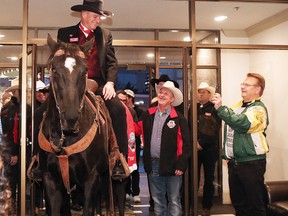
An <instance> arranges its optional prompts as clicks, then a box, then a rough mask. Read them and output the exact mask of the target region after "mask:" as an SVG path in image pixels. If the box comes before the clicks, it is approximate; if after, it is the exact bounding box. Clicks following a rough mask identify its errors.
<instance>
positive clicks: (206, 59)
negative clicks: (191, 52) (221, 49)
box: [197, 49, 217, 66]
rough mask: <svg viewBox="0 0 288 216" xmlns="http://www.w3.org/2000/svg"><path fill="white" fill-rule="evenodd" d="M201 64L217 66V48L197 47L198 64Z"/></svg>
mask: <svg viewBox="0 0 288 216" xmlns="http://www.w3.org/2000/svg"><path fill="white" fill-rule="evenodd" d="M199 65H214V66H217V50H216V49H197V66H199Z"/></svg>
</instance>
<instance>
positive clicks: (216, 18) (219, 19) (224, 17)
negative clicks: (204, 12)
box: [214, 16, 228, 22]
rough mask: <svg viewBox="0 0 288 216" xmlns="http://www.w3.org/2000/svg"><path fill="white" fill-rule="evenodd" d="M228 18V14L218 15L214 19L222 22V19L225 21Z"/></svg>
mask: <svg viewBox="0 0 288 216" xmlns="http://www.w3.org/2000/svg"><path fill="white" fill-rule="evenodd" d="M227 18H228V17H227V16H218V17H215V18H214V20H215V21H216V22H222V21H224V20H225V19H227Z"/></svg>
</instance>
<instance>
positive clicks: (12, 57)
mask: <svg viewBox="0 0 288 216" xmlns="http://www.w3.org/2000/svg"><path fill="white" fill-rule="evenodd" d="M7 58H10V59H11V60H12V61H17V60H18V57H16V56H11V57H7Z"/></svg>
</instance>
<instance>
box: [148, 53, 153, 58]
mask: <svg viewBox="0 0 288 216" xmlns="http://www.w3.org/2000/svg"><path fill="white" fill-rule="evenodd" d="M146 56H147V57H148V58H153V57H154V53H148V54H147V55H146Z"/></svg>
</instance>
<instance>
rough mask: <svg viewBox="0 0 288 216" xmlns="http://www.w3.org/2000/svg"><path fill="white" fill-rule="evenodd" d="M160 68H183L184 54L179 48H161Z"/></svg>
mask: <svg viewBox="0 0 288 216" xmlns="http://www.w3.org/2000/svg"><path fill="white" fill-rule="evenodd" d="M159 51H160V66H182V59H183V53H182V49H179V48H160V49H159Z"/></svg>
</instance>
